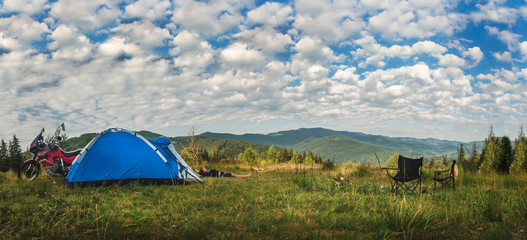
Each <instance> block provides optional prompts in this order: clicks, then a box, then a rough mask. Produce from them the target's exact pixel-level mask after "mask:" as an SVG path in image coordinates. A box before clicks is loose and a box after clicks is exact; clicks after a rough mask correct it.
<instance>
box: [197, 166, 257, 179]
mask: <svg viewBox="0 0 527 240" xmlns="http://www.w3.org/2000/svg"><path fill="white" fill-rule="evenodd" d="M198 174H199V175H201V176H202V177H235V178H246V177H250V176H252V173H249V174H246V175H240V174H236V173H229V172H220V171H218V170H215V169H206V168H202V169H201V170H199V172H198Z"/></svg>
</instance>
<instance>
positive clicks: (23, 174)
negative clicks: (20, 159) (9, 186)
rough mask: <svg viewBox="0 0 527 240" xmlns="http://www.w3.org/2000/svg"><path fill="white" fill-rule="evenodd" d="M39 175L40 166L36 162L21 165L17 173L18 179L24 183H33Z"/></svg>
mask: <svg viewBox="0 0 527 240" xmlns="http://www.w3.org/2000/svg"><path fill="white" fill-rule="evenodd" d="M39 173H40V164H38V163H37V162H26V163H23V164H22V166H21V167H20V170H19V171H18V178H20V179H24V180H26V181H33V180H35V178H37V176H38V174H39Z"/></svg>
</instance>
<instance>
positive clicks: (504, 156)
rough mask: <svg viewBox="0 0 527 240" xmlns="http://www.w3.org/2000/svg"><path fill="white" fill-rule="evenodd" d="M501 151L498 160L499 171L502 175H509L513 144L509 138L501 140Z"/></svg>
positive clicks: (504, 137)
mask: <svg viewBox="0 0 527 240" xmlns="http://www.w3.org/2000/svg"><path fill="white" fill-rule="evenodd" d="M500 147H501V151H500V155H499V159H498V170H499V171H500V172H502V173H509V168H510V166H511V164H512V143H511V140H510V139H509V137H507V136H503V137H502V138H501V144H500Z"/></svg>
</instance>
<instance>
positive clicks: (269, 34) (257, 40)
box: [234, 27, 294, 55]
mask: <svg viewBox="0 0 527 240" xmlns="http://www.w3.org/2000/svg"><path fill="white" fill-rule="evenodd" d="M234 36H235V37H238V38H239V39H243V40H244V41H247V42H251V43H252V45H253V46H254V47H255V48H256V49H260V50H262V51H263V52H264V53H265V54H266V55H273V54H275V53H277V52H284V51H286V50H287V49H286V46H288V45H291V44H293V43H294V42H293V40H292V39H291V37H290V36H289V35H287V34H282V33H279V32H277V31H276V30H274V29H273V28H270V27H266V28H255V29H251V30H247V31H244V32H241V33H239V34H236V35H234Z"/></svg>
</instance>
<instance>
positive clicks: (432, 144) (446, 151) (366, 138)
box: [202, 128, 483, 156]
mask: <svg viewBox="0 0 527 240" xmlns="http://www.w3.org/2000/svg"><path fill="white" fill-rule="evenodd" d="M332 135H342V136H345V137H349V138H353V139H355V140H358V141H361V142H365V143H370V144H373V145H378V146H382V147H386V148H390V149H393V150H394V151H397V152H399V153H404V154H407V155H413V156H418V155H423V156H441V155H449V156H451V155H456V154H457V148H458V147H459V144H460V143H462V142H457V141H448V140H439V139H435V138H427V139H417V138H408V137H387V136H381V135H372V134H365V133H360V132H347V131H335V130H330V129H325V128H300V129H297V130H289V131H280V132H276V133H269V134H243V135H234V134H226V133H211V132H206V133H203V134H202V136H206V137H210V138H216V139H233V140H239V141H246V142H252V143H259V144H268V145H276V146H279V147H292V146H294V145H296V144H298V143H300V142H302V141H305V140H307V139H309V138H319V137H326V136H332ZM463 144H464V145H465V146H466V147H468V148H470V146H472V144H473V142H470V143H463ZM476 145H477V146H478V149H481V147H482V145H483V142H476Z"/></svg>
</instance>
